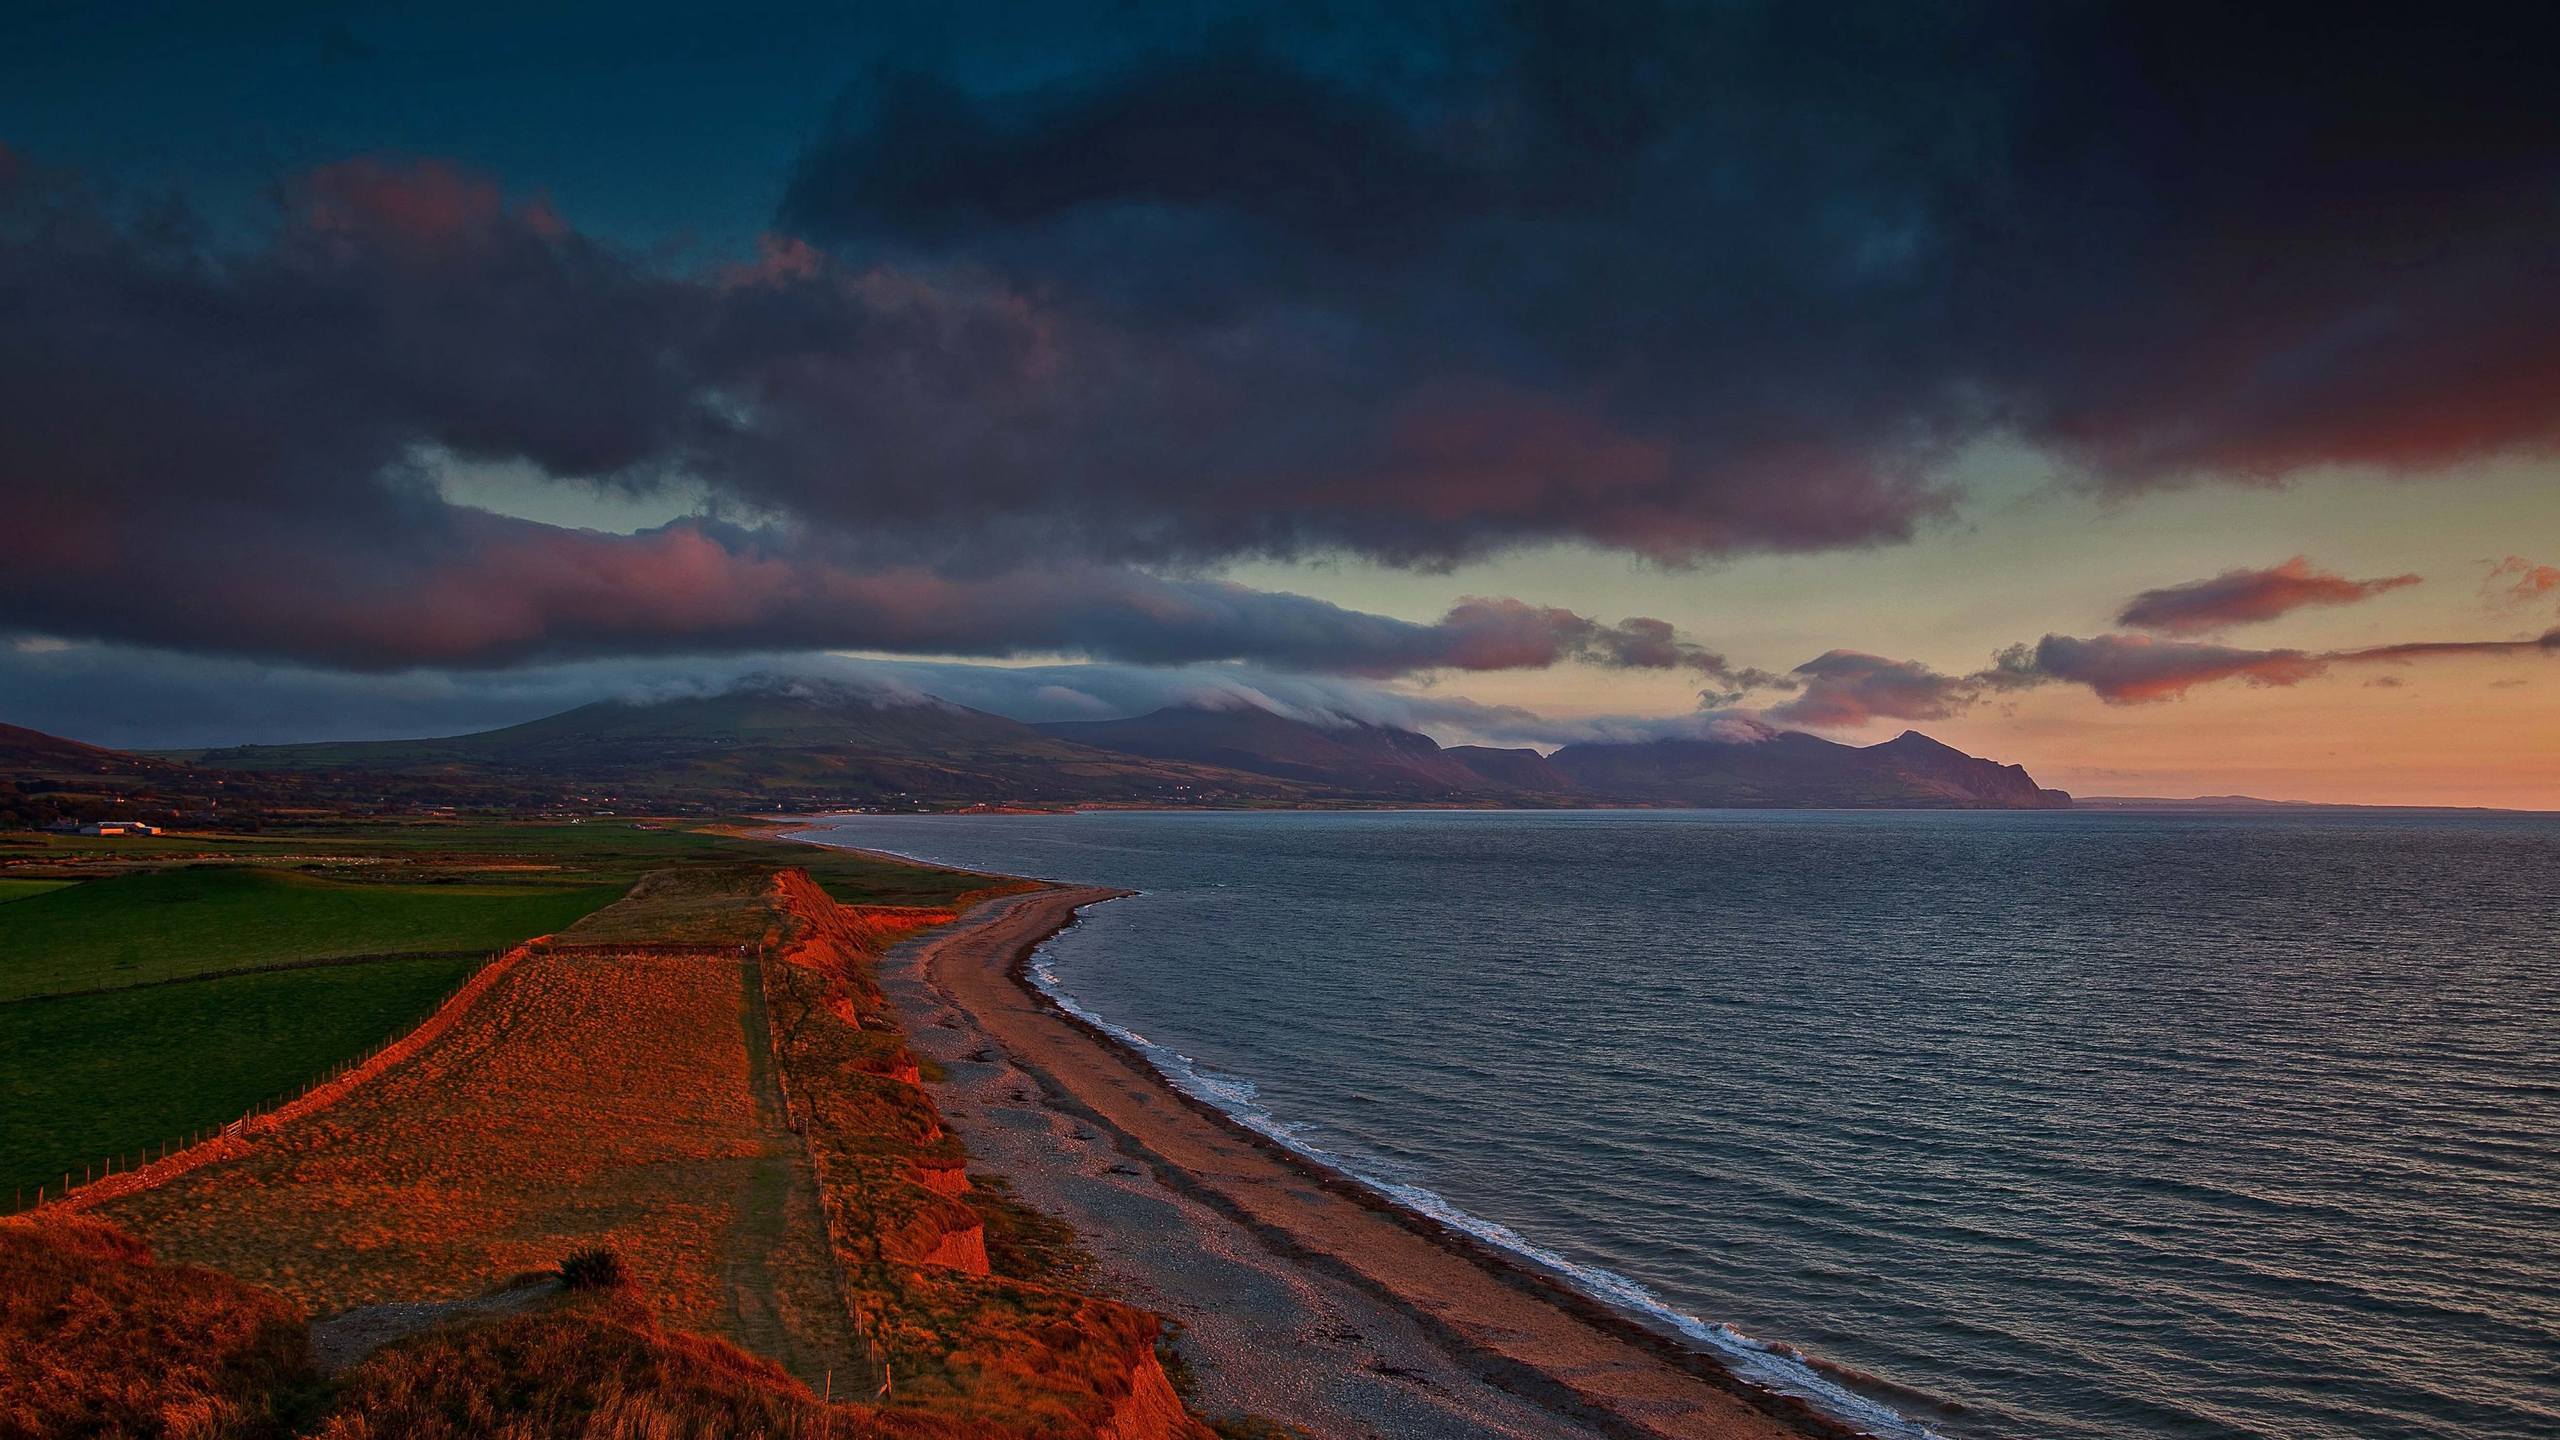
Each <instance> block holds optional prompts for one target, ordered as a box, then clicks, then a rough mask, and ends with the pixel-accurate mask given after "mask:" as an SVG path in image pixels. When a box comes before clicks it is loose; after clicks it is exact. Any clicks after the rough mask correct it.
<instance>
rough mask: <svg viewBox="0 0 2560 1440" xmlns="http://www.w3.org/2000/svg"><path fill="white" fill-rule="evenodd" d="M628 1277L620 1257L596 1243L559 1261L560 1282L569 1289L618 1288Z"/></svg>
mask: <svg viewBox="0 0 2560 1440" xmlns="http://www.w3.org/2000/svg"><path fill="white" fill-rule="evenodd" d="M628 1279H629V1277H628V1276H626V1275H624V1274H623V1273H622V1257H621V1256H619V1255H616V1254H614V1253H613V1252H612V1251H611V1250H608V1249H606V1248H604V1247H603V1246H601V1245H598V1246H596V1247H594V1248H592V1249H588V1250H579V1251H575V1252H573V1253H572V1254H571V1255H570V1256H569V1258H568V1259H566V1260H563V1261H561V1262H560V1284H561V1286H562V1287H563V1288H565V1289H570V1290H619V1289H621V1288H622V1287H623V1285H624V1283H625V1282H626V1281H627V1280H628Z"/></svg>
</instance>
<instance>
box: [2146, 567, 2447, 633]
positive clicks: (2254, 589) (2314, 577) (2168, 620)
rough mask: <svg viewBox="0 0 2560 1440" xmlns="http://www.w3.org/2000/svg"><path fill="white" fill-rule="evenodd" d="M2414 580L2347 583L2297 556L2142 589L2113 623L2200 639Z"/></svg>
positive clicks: (2402, 577) (2380, 578)
mask: <svg viewBox="0 0 2560 1440" xmlns="http://www.w3.org/2000/svg"><path fill="white" fill-rule="evenodd" d="M2418 580H2419V577H2418V576H2415V575H2384V576H2377V577H2375V578H2373V579H2370V580H2350V579H2348V578H2347V577H2345V576H2343V575H2337V574H2332V573H2330V572H2328V571H2325V570H2321V569H2318V568H2316V567H2314V566H2313V565H2312V563H2311V561H2310V559H2309V558H2308V557H2306V556H2301V555H2296V556H2294V557H2293V558H2292V559H2290V560H2287V561H2285V562H2284V563H2283V564H2280V565H2271V566H2268V567H2267V568H2265V569H2263V570H2246V569H2242V570H2225V571H2223V572H2222V573H2221V574H2219V575H2216V576H2214V577H2213V578H2211V579H2209V580H2190V581H2188V582H2186V583H2185V584H2183V585H2169V586H2164V587H2162V588H2160V589H2157V590H2145V591H2143V592H2142V593H2141V594H2139V595H2136V596H2135V597H2133V599H2132V600H2131V601H2129V602H2127V603H2126V605H2125V607H2124V609H2123V611H2122V612H2121V613H2119V614H2118V615H2117V616H2116V623H2117V624H2119V625H2130V626H2133V627H2134V628H2136V629H2139V630H2156V631H2159V632H2161V633H2163V634H2168V635H2200V634H2204V633H2206V632H2208V631H2212V630H2219V629H2222V628H2224V627H2225V626H2230V625H2244V624H2250V623H2253V622H2256V621H2260V620H2273V619H2275V618H2277V617H2278V616H2281V615H2286V614H2289V613H2291V612H2292V611H2295V610H2299V609H2302V608H2303V607H2304V606H2307V605H2349V604H2353V603H2354V602H2356V601H2358V600H2366V599H2370V598H2372V597H2373V596H2376V595H2380V594H2383V593H2384V592H2386V591H2391V590H2397V589H2400V588H2402V587H2404V586H2409V585H2415V584H2417V583H2418Z"/></svg>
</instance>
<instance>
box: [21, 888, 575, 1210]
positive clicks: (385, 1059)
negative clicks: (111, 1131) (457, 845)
mask: <svg viewBox="0 0 2560 1440" xmlns="http://www.w3.org/2000/svg"><path fill="white" fill-rule="evenodd" d="M550 939H551V937H550V936H548V935H537V936H535V937H534V938H533V939H531V940H527V941H525V942H524V943H522V944H520V945H515V946H511V947H509V948H508V949H506V950H504V951H501V952H499V953H497V954H494V955H491V956H490V957H489V963H488V964H486V965H483V966H481V967H480V968H479V969H477V970H474V971H472V972H471V975H470V976H469V978H467V979H465V980H464V981H463V982H462V983H461V984H460V985H457V986H455V987H454V989H453V991H452V993H451V994H448V995H447V996H445V998H444V999H443V1001H441V1002H440V1003H438V1004H437V1005H436V1007H435V1008H434V1009H433V1010H430V1011H429V1012H428V1013H427V1016H426V1018H425V1019H423V1020H420V1021H419V1022H418V1023H417V1024H415V1025H413V1026H411V1027H409V1029H407V1030H405V1031H403V1032H401V1033H400V1034H398V1035H395V1036H393V1037H391V1038H390V1039H387V1040H385V1041H383V1042H382V1043H381V1044H380V1045H377V1046H375V1047H374V1048H373V1049H371V1050H369V1051H367V1052H366V1053H364V1054H363V1055H360V1056H355V1057H352V1058H350V1059H347V1060H344V1061H341V1062H339V1063H338V1064H336V1065H333V1066H331V1067H330V1068H329V1069H328V1070H327V1071H325V1072H323V1073H322V1074H321V1075H319V1076H317V1077H316V1078H314V1079H313V1080H312V1081H311V1082H310V1083H309V1084H307V1085H305V1086H303V1087H302V1088H301V1089H299V1090H296V1091H292V1092H290V1093H288V1094H285V1095H280V1096H278V1097H276V1099H275V1100H273V1101H272V1102H270V1103H268V1104H265V1105H261V1106H257V1107H255V1108H253V1109H251V1110H250V1111H249V1112H248V1113H247V1114H245V1115H242V1116H241V1117H240V1118H238V1119H236V1120H232V1121H229V1122H227V1123H225V1124H223V1125H219V1126H206V1127H204V1128H203V1129H202V1130H199V1131H197V1132H196V1133H195V1135H194V1136H192V1137H184V1136H182V1137H176V1138H173V1139H171V1140H169V1141H166V1142H163V1144H162V1145H161V1146H160V1154H159V1158H157V1159H152V1158H150V1155H151V1150H150V1147H145V1148H144V1149H143V1150H142V1151H141V1152H140V1154H139V1155H138V1156H134V1157H127V1156H122V1155H118V1156H112V1157H109V1158H108V1159H106V1160H103V1161H100V1162H97V1163H95V1164H94V1165H91V1166H86V1167H83V1168H82V1170H81V1177H82V1178H81V1179H80V1180H79V1181H77V1182H76V1183H75V1182H73V1181H71V1179H70V1175H69V1172H67V1171H66V1172H65V1174H64V1177H63V1178H64V1187H63V1188H61V1189H60V1190H51V1191H50V1193H49V1190H50V1187H45V1186H39V1187H37V1191H36V1195H35V1198H34V1203H32V1204H30V1203H28V1202H27V1199H26V1198H25V1197H23V1196H19V1197H14V1198H13V1201H12V1209H13V1210H18V1211H32V1210H43V1209H50V1210H55V1211H81V1210H86V1209H88V1208H89V1207H91V1206H93V1205H98V1204H102V1203H104V1202H106V1201H108V1200H113V1199H115V1198H117V1197H118V1196H123V1195H131V1194H135V1193H137V1192H139V1191H143V1190H148V1189H150V1188H152V1187H153V1186H155V1185H160V1184H164V1183H166V1182H168V1181H170V1180H173V1179H175V1178H177V1177H178V1176H180V1175H184V1174H186V1173H187V1172H188V1171H191V1170H194V1169H196V1168H198V1167H200V1166H204V1165H209V1164H212V1163H214V1162H215V1161H218V1160H227V1159H231V1158H233V1157H235V1156H239V1155H245V1154H247V1153H248V1152H249V1150H250V1148H251V1145H252V1144H253V1142H254V1141H255V1140H256V1138H257V1137H259V1136H262V1135H267V1134H271V1133H273V1132H274V1131H275V1129H276V1128H277V1127H278V1126H281V1125H284V1124H286V1123H288V1122H290V1121H293V1120H297V1119H300V1118H301V1117H302V1116H305V1115H309V1114H311V1113H313V1112H314V1111H317V1110H320V1109H323V1108H325V1107H326V1106H328V1105H330V1104H332V1103H334V1102H336V1101H337V1100H339V1099H340V1098H342V1097H344V1096H345V1095H346V1094H347V1093H348V1092H349V1091H351V1090H353V1089H355V1088H356V1087H357V1086H359V1085H362V1084H363V1083H364V1082H365V1081H367V1080H370V1079H372V1078H373V1077H375V1076H377V1075H380V1074H382V1073H383V1072H384V1071H387V1070H389V1069H391V1068H392V1067H393V1066H395V1065H398V1064H400V1063H401V1062H402V1061H404V1060H407V1059H408V1058H409V1057H410V1056H412V1055H415V1054H417V1053H418V1052H419V1051H421V1050H423V1049H425V1048H426V1047H427V1046H429V1045H431V1044H433V1043H435V1041H436V1040H437V1039H439V1038H441V1037H442V1036H443V1035H444V1033H445V1032H446V1031H448V1030H451V1029H452V1028H453V1026H454V1022H456V1021H457V1020H459V1019H461V1018H462V1016H463V1014H464V1012H466V1011H468V1010H469V1009H470V1008H471V1006H472V1005H473V1004H474V1003H475V1002H477V1001H478V1000H479V999H480V997H481V996H482V995H485V994H487V993H488V991H489V989H490V987H491V986H493V985H495V984H497V983H498V981H499V980H500V979H501V978H503V977H504V976H505V975H506V973H507V972H508V971H510V970H512V969H514V968H515V966H516V963H517V962H518V961H520V960H522V959H524V957H525V956H527V955H529V954H531V953H532V952H533V951H534V950H535V949H537V948H539V947H542V946H544V945H546V944H547V943H548V942H549V941H550ZM181 1141H183V1142H184V1143H183V1144H182V1143H181ZM129 1160H130V1161H132V1162H133V1163H128V1161H129ZM120 1165H121V1166H125V1167H126V1168H123V1169H118V1168H117V1167H118V1166H120Z"/></svg>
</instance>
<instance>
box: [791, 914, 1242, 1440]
mask: <svg viewBox="0 0 2560 1440" xmlns="http://www.w3.org/2000/svg"><path fill="white" fill-rule="evenodd" d="M770 903H771V905H772V909H773V914H774V924H773V928H772V930H771V931H770V932H769V934H768V936H767V939H766V944H765V952H766V961H767V963H766V964H765V965H764V966H763V967H762V970H761V980H762V985H763V988H764V996H765V1006H766V1013H767V1017H768V1022H769V1024H770V1025H771V1026H772V1031H773V1035H772V1039H773V1052H774V1056H775V1058H776V1061H777V1064H778V1066H779V1068H780V1071H781V1078H782V1085H783V1091H784V1096H785V1101H786V1104H787V1105H788V1107H789V1110H790V1120H791V1125H792V1127H793V1129H795V1130H796V1131H798V1132H799V1133H800V1134H801V1135H802V1136H803V1137H804V1139H805V1140H806V1143H807V1144H808V1147H809V1156H810V1161H811V1163H812V1165H813V1166H814V1167H815V1169H816V1172H817V1175H818V1181H819V1191H820V1197H821V1202H822V1204H823V1206H824V1208H825V1211H826V1217H827V1227H828V1235H829V1240H830V1243H831V1245H832V1248H833V1250H834V1254H835V1259H836V1263H837V1267H838V1272H839V1282H840V1284H841V1286H842V1288H843V1291H844V1298H845V1304H846V1308H847V1311H848V1313H849V1314H850V1315H851V1316H852V1318H853V1321H854V1324H855V1327H856V1329H857V1331H858V1332H859V1333H860V1334H861V1335H862V1336H863V1339H864V1344H865V1347H866V1356H867V1358H868V1359H869V1361H870V1363H871V1364H872V1365H873V1367H874V1368H875V1369H876V1371H877V1374H876V1375H875V1376H873V1377H872V1380H871V1383H872V1385H873V1386H874V1387H876V1389H877V1391H878V1392H879V1393H880V1395H881V1398H882V1399H883V1400H884V1402H885V1403H886V1404H888V1405H889V1406H891V1407H893V1408H900V1409H913V1410H917V1411H921V1412H923V1413H927V1414H931V1415H935V1416H939V1417H946V1418H950V1419H953V1420H957V1421H960V1422H962V1423H963V1424H964V1425H965V1426H966V1427H967V1429H968V1432H969V1433H971V1434H985V1435H988V1436H1006V1435H1015V1434H1025V1435H1027V1434H1033V1433H1037V1434H1039V1435H1041V1436H1043V1437H1049V1436H1059V1437H1074V1436H1085V1435H1089V1436H1093V1437H1097V1440H1209V1436H1210V1432H1209V1431H1208V1429H1207V1427H1205V1426H1203V1425H1202V1424H1201V1423H1200V1422H1199V1421H1198V1420H1196V1419H1194V1418H1193V1417H1192V1416H1191V1415H1190V1413H1189V1412H1188V1411H1187V1410H1186V1409H1185V1408H1184V1406H1183V1404H1182V1400H1181V1397H1180V1396H1179V1395H1178V1394H1177V1393H1176V1392H1175V1390H1174V1388H1173V1383H1172V1380H1171V1378H1170V1377H1169V1376H1167V1374H1166V1373H1165V1370H1164V1367H1163V1365H1162V1363H1161V1362H1160V1361H1159V1359H1158V1357H1157V1353H1156V1342H1157V1339H1158V1337H1159V1335H1160V1334H1161V1333H1162V1325H1161V1323H1160V1322H1159V1321H1158V1320H1157V1319H1156V1317H1155V1316H1153V1315H1150V1314H1148V1313H1147V1312H1145V1311H1143V1310H1139V1309H1136V1308H1135V1307H1132V1306H1128V1305H1124V1304H1121V1303H1119V1302H1117V1301H1112V1300H1106V1299H1102V1298H1099V1297H1096V1296H1092V1295H1087V1294H1084V1293H1083V1292H1081V1291H1080V1290H1078V1289H1076V1288H1075V1286H1074V1284H1073V1281H1072V1277H1071V1276H1068V1275H1064V1274H1057V1273H1037V1272H1033V1273H998V1271H997V1270H996V1268H995V1266H994V1264H993V1263H992V1262H991V1259H990V1255H989V1250H988V1245H987V1224H988V1217H989V1214H990V1209H989V1208H985V1207H1001V1206H1004V1205H1009V1204H1011V1203H1012V1202H1010V1201H1008V1200H1005V1199H1003V1198H1002V1197H1001V1196H996V1195H990V1194H988V1193H987V1192H984V1191H981V1190H979V1189H977V1188H976V1187H974V1186H972V1185H971V1184H970V1182H969V1178H968V1170H967V1156H966V1153H965V1152H964V1151H963V1150H962V1148H961V1146H960V1143H959V1141H958V1140H957V1139H956V1138H955V1137H953V1136H952V1135H950V1134H949V1133H948V1132H947V1131H946V1130H945V1128H944V1126H943V1124H942V1120H941V1115H940V1113H939V1111H938V1110H937V1109H936V1108H935V1106H934V1103H933V1099H932V1096H931V1095H930V1094H929V1093H928V1092H927V1091H926V1089H925V1088H924V1086H923V1083H922V1081H923V1077H922V1067H921V1066H920V1065H919V1064H918V1062H917V1060H916V1057H915V1055H914V1053H913V1052H912V1051H910V1050H909V1049H908V1048H907V1044H906V1040H905V1037H904V1035H903V1033H902V1031H901V1030H900V1027H899V1024H898V1018H897V1015H896V1013H895V1012H894V1011H893V1010H892V1009H891V1008H890V1006H889V1004H888V1001H887V999H886V997H885V996H884V995H883V994H882V992H881V990H880V988H879V984H878V982H877V980H876V978H875V977H874V975H873V973H872V965H873V962H874V961H875V960H876V959H877V958H878V957H879V955H880V954H881V953H882V951H883V950H884V949H885V948H886V944H887V943H888V942H889V939H890V937H891V936H894V935H896V934H898V933H900V931H901V929H902V928H908V927H901V926H899V925H897V924H896V923H895V918H896V917H886V918H885V919H884V918H881V917H875V916H872V915H867V914H863V913H857V912H855V911H853V910H851V909H849V908H848V907H845V906H841V905H838V904H836V903H835V901H834V900H833V899H832V898H831V897H829V896H828V895H827V894H826V892H825V891H824V890H823V889H821V888H820V887H819V886H818V885H817V884H816V883H815V882H813V881H812V880H810V878H809V877H808V875H807V874H806V873H805V872H801V871H796V870H793V871H784V872H782V873H780V874H778V875H776V876H775V877H774V881H773V885H772V889H771V892H770Z"/></svg>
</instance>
